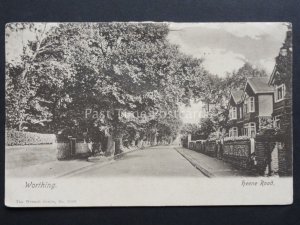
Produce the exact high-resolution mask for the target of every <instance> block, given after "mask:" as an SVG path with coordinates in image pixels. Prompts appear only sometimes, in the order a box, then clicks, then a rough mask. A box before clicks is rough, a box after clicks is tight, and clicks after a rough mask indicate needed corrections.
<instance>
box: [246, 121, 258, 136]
mask: <svg viewBox="0 0 300 225" xmlns="http://www.w3.org/2000/svg"><path fill="white" fill-rule="evenodd" d="M243 135H245V136H249V137H254V136H255V135H256V124H255V123H246V124H244V129H243Z"/></svg>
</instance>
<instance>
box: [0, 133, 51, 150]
mask: <svg viewBox="0 0 300 225" xmlns="http://www.w3.org/2000/svg"><path fill="white" fill-rule="evenodd" d="M55 140H56V138H55V135H54V134H40V133H32V132H22V131H15V130H6V140H5V145H8V146H15V145H40V144H53V143H54V142H55Z"/></svg>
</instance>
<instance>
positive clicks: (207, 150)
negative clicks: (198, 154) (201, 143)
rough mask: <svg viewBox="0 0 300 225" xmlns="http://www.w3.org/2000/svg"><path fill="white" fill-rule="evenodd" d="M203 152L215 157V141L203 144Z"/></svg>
mask: <svg viewBox="0 0 300 225" xmlns="http://www.w3.org/2000/svg"><path fill="white" fill-rule="evenodd" d="M205 147H206V148H205V154H206V155H209V156H211V157H217V143H216V141H207V142H206V146H205Z"/></svg>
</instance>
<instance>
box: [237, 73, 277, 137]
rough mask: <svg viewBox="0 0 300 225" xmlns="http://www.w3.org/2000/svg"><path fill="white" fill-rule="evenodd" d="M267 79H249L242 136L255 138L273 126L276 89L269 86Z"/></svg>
mask: <svg viewBox="0 0 300 225" xmlns="http://www.w3.org/2000/svg"><path fill="white" fill-rule="evenodd" d="M268 81H269V79H268V78H267V77H252V78H248V79H247V83H246V85H245V90H244V95H243V110H242V112H243V131H242V135H245V136H251V137H253V136H255V135H256V134H257V133H258V132H259V131H261V130H262V129H264V128H271V127H272V126H273V121H272V113H273V95H274V88H273V87H272V86H269V85H268Z"/></svg>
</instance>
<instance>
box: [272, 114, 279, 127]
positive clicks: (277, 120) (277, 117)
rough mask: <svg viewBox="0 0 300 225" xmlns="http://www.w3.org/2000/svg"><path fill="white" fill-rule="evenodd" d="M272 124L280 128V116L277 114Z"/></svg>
mask: <svg viewBox="0 0 300 225" xmlns="http://www.w3.org/2000/svg"><path fill="white" fill-rule="evenodd" d="M273 125H274V127H276V128H280V117H279V116H275V117H274V124H273Z"/></svg>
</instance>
